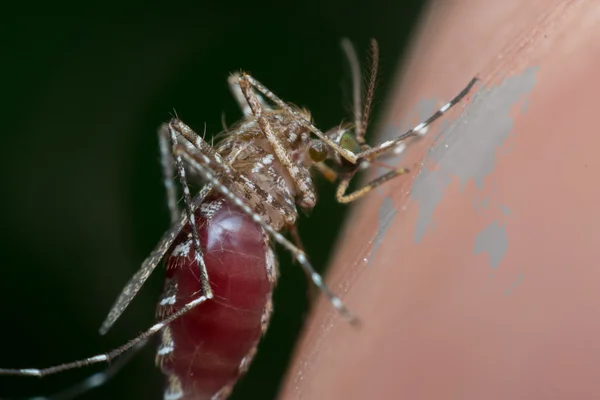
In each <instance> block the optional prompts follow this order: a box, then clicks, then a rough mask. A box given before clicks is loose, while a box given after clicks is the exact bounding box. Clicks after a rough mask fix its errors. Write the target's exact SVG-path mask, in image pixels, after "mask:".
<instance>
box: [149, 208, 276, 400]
mask: <svg viewBox="0 0 600 400" xmlns="http://www.w3.org/2000/svg"><path fill="white" fill-rule="evenodd" d="M196 223H197V226H198V230H199V232H198V233H199V235H200V243H201V246H202V249H203V252H204V260H205V263H206V268H207V271H208V275H209V278H210V285H211V287H212V290H213V295H214V297H213V299H211V300H208V301H206V302H205V303H203V304H200V305H199V306H197V307H196V308H194V309H192V310H191V311H190V312H188V313H186V314H185V315H183V316H182V317H181V318H179V319H177V320H175V321H174V322H173V323H171V324H170V325H169V326H168V327H166V328H165V330H164V332H163V333H162V335H161V339H162V340H161V344H160V346H159V350H158V354H157V363H158V364H159V365H160V366H161V369H162V371H163V373H164V374H165V375H167V388H166V391H165V400H179V399H183V400H202V399H213V398H214V399H218V398H226V397H227V395H228V394H229V391H230V389H231V387H232V386H233V384H234V383H235V381H236V380H237V378H238V377H239V375H240V373H243V372H244V370H245V369H246V367H247V365H248V363H249V362H250V360H251V358H252V356H253V355H254V351H255V347H256V345H257V343H258V341H259V339H260V337H261V334H262V332H263V329H264V328H263V327H265V328H266V323H267V321H268V317H269V314H270V311H271V292H272V290H273V285H274V280H275V275H274V273H273V268H274V265H273V257H272V252H271V249H270V248H269V244H268V240H267V238H266V237H265V235H264V234H263V231H262V229H261V228H260V227H259V226H258V225H257V224H255V223H254V222H253V221H252V219H251V218H250V217H248V216H247V215H245V214H243V213H242V212H240V211H239V210H238V209H237V208H235V207H234V206H232V205H230V204H229V203H227V202H225V201H224V200H223V199H221V198H216V199H214V198H213V199H212V200H210V202H206V203H205V204H203V206H201V209H199V211H197V212H196ZM268 252H269V254H267V253H268ZM268 257H269V260H267V258H268ZM166 268H167V271H166V282H165V290H164V293H163V296H162V297H161V300H160V301H159V306H158V309H157V313H158V315H159V317H161V318H164V317H165V316H167V315H169V314H171V313H172V312H174V311H175V310H178V309H180V308H181V307H182V306H183V305H184V304H186V303H188V302H189V301H190V300H192V299H194V298H197V297H198V296H200V295H202V292H201V286H200V281H199V269H198V265H197V263H196V261H195V251H194V247H193V242H192V236H191V230H190V227H189V225H188V226H187V227H186V228H185V229H184V230H183V231H182V232H181V233H180V234H179V237H178V238H177V239H176V241H175V242H174V244H173V247H172V249H171V251H170V255H169V256H168V257H167V258H166ZM268 269H270V270H271V272H270V273H269V272H268ZM217 393H219V395H218V396H216V397H214V396H215V395H216V394H217Z"/></svg>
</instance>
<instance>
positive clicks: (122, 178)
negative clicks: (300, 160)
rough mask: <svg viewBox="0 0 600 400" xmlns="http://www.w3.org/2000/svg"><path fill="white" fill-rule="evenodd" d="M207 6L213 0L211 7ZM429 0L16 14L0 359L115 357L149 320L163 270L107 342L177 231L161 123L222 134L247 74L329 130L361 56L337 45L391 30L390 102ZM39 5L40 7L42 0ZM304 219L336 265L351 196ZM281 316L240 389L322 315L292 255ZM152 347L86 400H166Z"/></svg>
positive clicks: (267, 389)
mask: <svg viewBox="0 0 600 400" xmlns="http://www.w3.org/2000/svg"><path fill="white" fill-rule="evenodd" d="M203 3H206V4H203ZM423 3H424V1H423V0H396V1H389V0H371V1H369V2H367V1H356V2H347V1H340V0H332V1H328V2H318V1H314V0H311V1H308V2H302V3H301V4H300V3H291V2H290V3H286V4H284V3H276V4H274V5H272V6H271V7H262V6H257V5H255V4H254V3H252V2H242V1H229V2H227V3H224V2H221V3H219V4H216V3H215V2H210V3H209V2H198V3H197V4H196V5H195V6H193V7H190V8H182V7H177V8H175V7H172V8H170V7H167V6H161V7H159V6H146V7H144V8H139V9H132V10H125V9H123V8H122V5H118V4H115V7H114V10H119V11H120V12H121V15H122V16H120V17H115V16H111V17H100V16H98V15H96V16H94V17H92V16H90V17H87V18H83V17H77V18H76V17H69V16H53V17H48V16H44V17H42V16H27V17H17V16H15V15H14V14H13V15H10V16H8V14H6V15H5V17H4V21H3V22H2V24H1V25H0V41H1V43H2V47H1V48H2V66H1V70H2V75H1V76H2V82H3V84H2V107H1V108H0V110H1V111H0V112H1V113H2V115H1V117H2V126H3V129H2V131H1V133H0V135H1V138H2V140H1V142H0V148H1V149H2V152H1V157H0V163H1V168H0V174H1V175H0V183H1V185H2V189H1V190H2V194H3V195H2V196H1V200H0V201H1V202H2V204H1V206H2V207H1V209H0V227H1V228H2V229H1V232H2V240H0V260H1V261H0V327H1V328H2V329H0V344H1V345H0V367H12V368H15V367H18V368H23V367H44V366H49V365H54V364H57V363H62V362H67V361H72V360H75V359H79V358H82V357H87V356H91V355H94V354H97V353H101V352H105V351H107V350H108V349H111V348H114V347H116V346H118V345H120V344H123V343H124V342H125V341H127V340H128V339H130V338H132V337H134V336H135V335H136V334H137V333H138V332H140V331H142V330H145V329H147V328H148V327H149V326H150V325H151V324H152V323H153V320H154V312H155V306H156V302H157V299H158V296H159V293H160V291H161V288H162V276H163V272H162V269H161V268H158V269H157V271H156V272H155V274H154V275H153V276H152V277H151V278H150V280H149V281H148V283H147V284H146V285H145V286H144V288H143V289H142V291H141V293H140V294H139V295H138V297H137V298H136V299H135V300H134V302H133V303H132V305H131V306H130V307H129V308H128V309H127V311H126V312H125V314H124V315H123V316H122V317H121V319H120V320H119V321H118V322H117V324H116V325H115V326H114V327H113V329H112V330H111V331H110V332H109V334H108V335H107V336H105V337H101V336H100V335H99V334H98V328H99V326H100V323H101V322H102V321H103V319H104V318H105V316H106V313H107V312H108V310H109V309H110V307H111V305H112V304H113V302H114V300H115V298H116V296H117V295H118V294H119V292H120V290H121V289H122V287H123V286H124V284H125V283H126V282H127V280H128V279H129V278H130V276H131V275H132V274H133V273H134V272H135V271H136V270H137V268H138V267H139V265H140V263H141V262H142V260H143V259H144V258H145V257H146V256H147V255H148V254H149V252H150V251H151V249H152V248H153V247H154V245H155V244H156V242H157V241H158V239H159V238H160V236H161V235H162V233H163V232H164V231H165V230H166V229H167V228H168V224H169V216H168V210H167V206H166V200H165V192H164V189H163V187H162V181H161V171H160V165H159V153H158V145H157V138H156V129H157V127H158V126H159V124H160V123H161V122H164V121H167V120H168V119H169V118H170V113H172V112H173V109H175V110H176V111H177V113H178V115H179V116H180V117H181V118H182V119H183V120H184V121H185V122H186V123H187V124H189V125H190V126H191V127H193V128H195V129H196V130H197V131H202V130H203V128H204V125H205V124H206V127H207V132H208V133H209V135H211V134H213V133H218V132H219V131H220V130H221V115H222V113H224V115H225V118H226V121H227V122H228V123H229V124H231V123H233V122H234V121H235V120H237V119H238V118H239V117H240V115H241V114H240V111H239V110H238V109H237V105H236V104H235V102H234V101H233V99H232V98H231V96H230V93H229V91H228V88H227V84H226V79H227V76H228V75H229V73H230V72H233V71H238V70H240V69H244V70H245V71H248V72H250V73H252V74H253V75H254V76H255V77H256V78H257V79H259V80H261V81H262V82H263V83H264V84H265V85H266V86H267V87H269V88H270V89H271V90H273V91H274V92H275V93H276V94H278V95H279V96H280V97H282V98H283V99H284V100H287V101H289V102H293V103H295V104H297V105H300V106H306V107H307V108H308V109H310V110H311V112H312V115H313V117H314V119H315V121H316V124H317V126H319V127H321V128H323V129H327V128H329V127H332V126H334V125H336V124H338V123H339V122H340V121H341V120H344V119H345V120H349V119H351V113H350V106H351V97H350V93H351V85H350V76H349V68H348V66H347V65H346V60H345V58H344V56H343V54H342V52H341V50H340V44H339V43H340V39H341V38H342V37H348V38H350V39H351V40H352V42H353V43H354V44H355V46H356V48H357V51H358V53H359V56H360V59H361V61H362V62H363V65H364V63H365V62H366V52H367V49H368V45H369V40H370V38H376V39H377V40H378V41H379V45H380V50H381V62H380V65H381V67H380V79H379V87H378V91H377V98H376V107H377V108H376V110H375V111H376V113H375V116H374V117H375V118H376V117H377V111H378V110H381V109H382V105H383V104H384V101H385V98H386V90H387V89H388V88H389V87H390V86H391V83H392V81H393V79H394V75H395V74H394V72H395V71H396V67H397V66H398V65H399V63H401V61H402V54H403V52H404V50H405V48H406V44H407V43H408V40H409V37H410V34H411V31H412V29H414V27H415V25H416V23H417V22H418V18H419V15H420V12H421V11H422V9H423ZM32 7H33V6H32ZM318 189H319V198H320V201H319V202H318V205H317V207H316V208H315V209H314V210H313V212H312V213H311V215H310V218H308V217H302V218H301V219H300V222H299V229H300V233H301V235H302V238H303V241H304V243H305V246H306V248H307V252H308V254H309V256H310V258H311V260H312V261H313V263H314V265H315V266H316V268H317V269H319V270H321V271H323V270H324V268H325V267H326V265H327V262H328V259H329V257H330V255H331V254H330V252H331V250H332V249H333V246H334V245H335V243H336V238H337V233H338V231H339V229H340V226H341V223H342V220H343V215H344V212H345V210H346V207H344V206H340V205H338V204H336V203H335V202H334V201H333V196H334V188H333V187H332V186H331V185H330V184H328V183H327V182H320V184H319V188H318ZM279 260H280V268H281V273H282V274H281V275H282V277H281V279H280V281H279V285H278V287H277V290H276V293H275V299H274V301H275V314H274V317H273V318H272V322H271V326H270V328H269V331H268V333H267V335H266V337H265V339H264V340H263V342H262V343H261V345H260V347H259V352H258V355H257V357H256V358H255V361H254V363H253V364H252V366H251V368H250V371H249V373H248V374H247V375H246V376H245V377H244V378H243V379H242V380H241V382H240V383H239V384H238V385H237V386H236V388H235V391H234V394H233V396H232V398H233V399H272V398H274V397H275V396H276V394H277V390H278V387H279V384H280V381H281V379H282V377H283V374H284V373H285V370H286V367H287V364H288V360H289V357H290V355H291V352H292V350H293V346H294V343H295V340H296V338H297V335H298V334H299V333H300V331H301V329H302V324H303V321H304V319H305V317H306V315H307V312H308V301H307V283H306V280H305V277H304V275H303V273H302V271H301V270H300V268H299V267H298V266H296V265H292V263H291V256H290V255H289V254H288V253H286V252H282V251H279ZM154 353H155V346H154V345H152V346H147V348H146V349H145V350H144V351H142V352H141V353H140V354H139V355H138V356H137V357H135V358H134V359H133V360H132V361H131V363H129V364H128V365H127V366H126V367H125V368H124V369H123V370H122V371H121V373H119V374H118V375H117V376H116V377H115V378H113V380H111V381H110V382H109V383H108V384H107V385H105V386H104V387H102V388H100V389H96V390H94V391H92V392H89V393H87V394H86V395H85V396H83V397H82V398H83V399H89V400H91V399H157V400H158V399H162V392H163V379H162V375H161V374H160V373H159V371H158V370H157V369H156V368H155V367H154ZM103 368H104V366H96V367H90V368H86V369H82V370H78V371H72V372H67V373H62V374H59V375H56V376H53V377H48V378H45V379H41V380H40V379H36V378H20V377H0V398H2V399H5V398H9V399H15V398H23V397H26V396H32V395H48V394H51V393H54V392H56V391H58V390H60V389H62V388H65V387H68V386H69V385H71V384H73V383H74V382H78V381H79V380H81V379H83V378H84V377H86V376H88V375H90V374H91V373H93V372H94V371H97V370H101V369H103Z"/></svg>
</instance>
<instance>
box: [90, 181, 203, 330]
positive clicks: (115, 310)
mask: <svg viewBox="0 0 600 400" xmlns="http://www.w3.org/2000/svg"><path fill="white" fill-rule="evenodd" d="M211 189H212V187H211V186H210V185H206V186H205V187H204V188H202V190H201V191H200V193H198V194H197V195H196V197H194V199H193V200H192V210H196V208H198V207H199V206H200V204H202V202H203V201H204V199H205V198H206V196H207V195H208V193H209V192H210V191H211ZM187 222H188V218H187V214H183V215H182V216H181V217H180V218H179V221H177V223H176V224H174V225H173V226H172V227H171V228H170V229H169V230H168V231H167V232H165V233H164V234H163V236H162V238H161V239H160V240H159V242H158V244H157V245H156V247H155V248H154V250H152V252H151V253H150V255H149V256H148V257H147V258H146V259H145V260H144V262H143V263H142V266H141V267H140V269H139V270H138V271H137V272H136V273H135V274H134V275H133V276H132V277H131V279H130V280H129V282H127V284H126V285H125V287H124V288H123V290H122V291H121V294H120V295H119V297H118V298H117V301H115V303H114V304H113V306H112V308H111V310H110V312H109V313H108V316H107V317H106V319H105V320H104V322H103V323H102V326H101V327H100V334H101V335H104V334H106V332H108V330H109V329H110V328H111V327H112V326H113V324H114V323H115V321H116V320H117V319H118V318H119V317H120V316H121V314H122V313H123V311H125V309H126V308H127V306H128V305H129V303H131V300H132V299H133V298H134V297H135V295H136V294H137V292H139V290H140V289H141V287H142V285H143V284H144V282H146V280H147V279H148V277H149V276H150V274H151V273H152V271H154V269H155V268H156V266H157V265H158V264H159V263H160V261H161V260H162V259H163V257H164V256H165V254H166V253H167V250H169V248H170V247H171V245H172V244H173V241H174V240H175V238H176V237H177V235H179V232H181V230H182V229H183V227H184V226H185V225H187Z"/></svg>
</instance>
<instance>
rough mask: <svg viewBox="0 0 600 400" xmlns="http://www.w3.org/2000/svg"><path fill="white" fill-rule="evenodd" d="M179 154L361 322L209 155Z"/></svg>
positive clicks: (353, 320) (339, 309)
mask: <svg viewBox="0 0 600 400" xmlns="http://www.w3.org/2000/svg"><path fill="white" fill-rule="evenodd" d="M175 154H177V155H178V156H181V157H182V159H184V160H185V161H186V162H187V163H188V164H189V165H190V166H191V167H192V168H195V169H196V170H197V172H198V173H199V174H200V175H202V176H203V178H204V179H205V180H206V181H207V182H210V183H211V184H212V186H213V188H214V189H215V190H217V191H218V192H219V193H221V194H222V195H223V196H224V197H226V198H227V199H228V200H229V201H231V203H232V204H235V205H236V206H237V207H238V208H239V209H240V210H241V211H242V212H244V213H245V214H246V215H248V216H249V217H251V218H252V220H253V221H254V222H256V223H257V224H259V225H260V226H261V227H262V228H263V229H264V230H265V231H266V232H267V233H269V234H270V235H271V236H272V237H273V239H274V240H275V241H276V242H277V243H279V244H280V245H282V246H283V247H285V248H286V249H287V250H288V251H290V252H291V253H292V254H293V255H294V257H295V259H296V260H297V261H298V263H300V266H301V267H302V268H303V269H304V272H305V273H306V274H307V275H308V276H309V277H310V279H311V281H312V282H313V284H314V285H315V286H316V287H317V288H319V290H321V292H322V293H323V294H324V295H325V296H327V298H328V299H329V302H330V303H331V305H332V306H333V307H334V309H335V310H336V311H337V312H338V313H339V314H340V315H341V316H342V317H344V318H346V319H347V320H349V321H350V322H351V323H352V324H355V325H356V324H359V320H358V318H356V317H355V316H354V315H353V314H352V313H351V312H350V311H349V310H348V308H347V307H346V306H345V305H344V303H343V302H342V300H340V298H339V297H337V296H336V295H335V294H333V292H332V291H331V290H330V289H329V287H327V285H326V284H325V283H324V282H323V278H322V277H321V275H319V273H317V272H316V271H315V270H314V268H313V267H312V265H311V264H310V262H309V261H308V258H307V257H306V254H305V253H304V252H303V251H302V250H300V249H298V248H297V247H296V246H294V244H293V243H291V242H290V241H289V240H287V239H286V238H285V237H284V236H283V235H282V234H281V233H279V232H277V231H276V230H275V229H273V228H272V227H271V226H270V225H269V224H268V223H266V222H265V221H264V220H263V218H262V217H261V216H260V215H259V214H257V213H256V212H254V211H253V210H252V209H251V208H250V207H249V206H248V205H247V204H246V203H245V202H244V200H242V199H241V198H240V197H239V196H237V195H236V194H235V193H234V192H232V191H231V190H229V188H228V187H226V186H225V185H223V184H222V183H221V182H220V181H219V180H218V179H217V177H216V176H215V175H214V174H213V171H212V170H211V169H210V168H209V167H208V165H209V163H210V160H209V159H208V157H205V156H203V157H200V158H199V159H197V158H195V157H193V155H191V154H189V153H188V152H187V151H186V149H185V147H183V146H178V147H177V148H176V153H175Z"/></svg>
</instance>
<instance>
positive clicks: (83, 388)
mask: <svg viewBox="0 0 600 400" xmlns="http://www.w3.org/2000/svg"><path fill="white" fill-rule="evenodd" d="M146 344H148V341H146V340H144V341H141V342H140V343H138V344H137V345H135V346H133V348H132V349H131V350H130V351H128V352H127V353H125V354H124V355H123V356H122V357H119V358H118V359H117V360H116V361H115V362H114V363H112V364H111V365H110V366H109V367H108V368H107V369H106V370H104V371H101V372H96V373H95V374H93V375H90V376H89V377H87V378H86V379H84V380H83V381H81V382H79V383H77V384H75V385H73V386H71V387H69V388H67V389H65V390H62V391H60V392H58V393H55V394H53V395H51V396H36V397H30V398H29V399H27V400H71V399H74V398H76V397H79V396H81V395H82V394H84V393H86V392H89V391H90V390H93V389H95V388H97V387H100V386H102V385H104V384H105V383H106V382H108V380H109V379H111V378H112V377H113V376H115V375H116V374H117V373H118V372H119V371H120V370H121V369H122V368H123V367H124V366H125V365H127V364H128V363H129V361H131V359H132V358H133V356H135V355H136V354H137V353H138V351H140V350H141V349H142V348H143V347H144V346H145V345H146Z"/></svg>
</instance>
